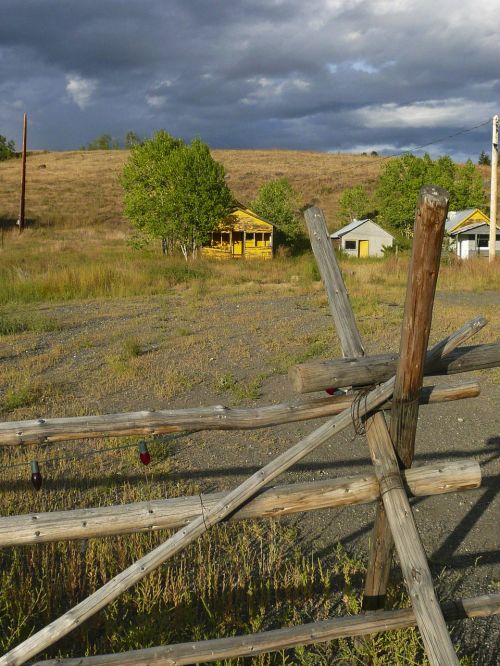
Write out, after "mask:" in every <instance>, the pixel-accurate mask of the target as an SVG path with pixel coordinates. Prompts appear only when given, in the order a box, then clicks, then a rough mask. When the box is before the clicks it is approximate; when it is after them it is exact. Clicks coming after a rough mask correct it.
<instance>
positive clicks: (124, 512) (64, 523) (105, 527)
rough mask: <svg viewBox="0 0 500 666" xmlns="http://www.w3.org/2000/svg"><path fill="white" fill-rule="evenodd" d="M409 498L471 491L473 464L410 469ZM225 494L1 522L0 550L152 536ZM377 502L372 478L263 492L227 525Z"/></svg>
mask: <svg viewBox="0 0 500 666" xmlns="http://www.w3.org/2000/svg"><path fill="white" fill-rule="evenodd" d="M403 481H404V483H405V488H406V489H407V491H408V492H409V493H410V495H412V496H414V497H422V496H428V495H439V494H442V493H452V492H456V491H463V490H471V489H473V488H478V487H479V486H480V485H481V470H480V467H479V464H478V463H477V462H475V461H466V460H457V461H454V462H449V463H440V464H439V465H424V466H422V467H417V468H415V469H410V470H408V471H407V472H406V473H405V476H404V478H403ZM223 497H224V493H213V494H208V495H201V496H200V495H194V496H192V497H178V498H175V499H160V500H149V501H147V502H134V503H132V504H119V505H115V506H105V507H95V508H88V509H76V510H73V511H51V512H48V513H31V514H25V515H21V516H4V517H0V547H6V546H25V545H32V544H37V543H47V542H51V541H68V540H71V539H90V538H95V537H107V536H116V535H119V534H131V533H133V532H153V531H156V530H162V529H173V528H179V527H183V526H184V525H187V524H188V523H189V522H190V521H191V520H193V519H194V518H197V517H198V516H201V515H202V512H203V511H206V510H208V509H212V508H213V507H214V506H215V505H216V504H217V502H219V501H220V500H221V499H222V498H223ZM379 497H380V492H379V485H378V481H377V477H376V476H375V474H373V473H369V474H358V475H355V476H354V475H353V476H346V477H340V478H337V479H329V480H326V481H315V482H311V483H295V484H292V485H283V486H276V487H274V488H266V489H264V490H263V491H262V493H260V494H259V495H257V497H254V498H253V499H252V500H250V501H249V502H248V503H247V504H245V506H243V507H242V508H241V509H240V510H239V511H237V512H236V513H234V514H232V515H231V517H230V520H246V519H253V518H279V517H281V516H286V515H289V514H292V513H299V512H304V511H313V510H316V509H326V508H331V507H339V506H352V505H354V504H366V503H368V502H374V501H375V500H377V499H378V498H379Z"/></svg>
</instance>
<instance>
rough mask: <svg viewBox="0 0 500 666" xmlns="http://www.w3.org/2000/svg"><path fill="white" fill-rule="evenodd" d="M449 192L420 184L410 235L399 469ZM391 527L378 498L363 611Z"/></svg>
mask: <svg viewBox="0 0 500 666" xmlns="http://www.w3.org/2000/svg"><path fill="white" fill-rule="evenodd" d="M447 213H448V193H447V192H445V191H444V190H443V189H441V188H433V187H424V188H423V189H422V191H421V193H420V197H419V200H418V203H417V211H416V216H415V233H414V238H413V249H412V257H411V263H410V268H409V273H408V285H407V291H406V301H405V309H404V315H403V323H402V331H401V344H400V354H399V364H398V369H397V371H396V385H395V388H394V396H393V403H392V409H391V425H390V435H391V439H392V442H393V443H394V446H395V450H396V453H397V455H398V458H399V460H400V463H401V465H402V466H403V467H405V468H406V467H410V466H411V463H412V461H413V453H414V447H415V434H416V430H417V420H418V401H416V400H415V398H416V396H417V395H418V392H419V390H420V388H421V386H422V379H423V373H424V363H425V351H426V349H427V344H428V341H429V333H430V328H431V322H432V308H433V304H434V294H435V290H436V283H437V277H438V272H439V261H440V257H441V247H442V243H443V234H444V223H445V220H446V215H447ZM393 549H394V546H393V541H392V536H391V530H390V528H389V524H388V521H387V517H386V515H385V510H384V506H383V503H382V502H379V503H378V507H377V515H376V518H375V526H374V529H373V537H372V548H371V553H370V558H369V562H368V571H367V575H366V584H365V600H364V607H365V609H376V608H380V607H382V606H383V604H384V602H385V595H386V590H387V584H388V581H389V574H390V566H391V560H392V553H393Z"/></svg>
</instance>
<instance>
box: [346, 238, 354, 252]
mask: <svg viewBox="0 0 500 666" xmlns="http://www.w3.org/2000/svg"><path fill="white" fill-rule="evenodd" d="M344 247H345V249H346V250H355V249H356V241H355V240H346V242H345V245H344Z"/></svg>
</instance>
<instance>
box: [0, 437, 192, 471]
mask: <svg viewBox="0 0 500 666" xmlns="http://www.w3.org/2000/svg"><path fill="white" fill-rule="evenodd" d="M190 434H191V433H190V432H188V431H186V432H181V433H177V434H175V435H170V437H168V440H167V441H171V440H174V439H178V438H179V437H186V436H187V435H190ZM137 446H138V444H137V443H136V444H122V445H121V446H109V447H107V448H104V449H92V450H91V451H86V452H85V453H81V454H78V455H73V456H58V457H57V458H46V459H45V460H38V461H37V462H38V463H39V465H49V464H51V463H55V462H61V461H71V460H83V459H84V458H90V457H91V456H95V455H98V454H99V453H107V452H109V451H121V450H123V449H133V448H135V449H136V448H137ZM30 464H31V461H28V462H26V461H25V462H22V463H13V464H11V465H4V464H2V469H13V468H15V467H26V466H29V465H30Z"/></svg>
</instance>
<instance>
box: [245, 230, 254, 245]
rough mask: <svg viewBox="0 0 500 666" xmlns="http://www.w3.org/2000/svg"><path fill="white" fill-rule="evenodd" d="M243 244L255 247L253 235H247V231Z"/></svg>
mask: <svg viewBox="0 0 500 666" xmlns="http://www.w3.org/2000/svg"><path fill="white" fill-rule="evenodd" d="M245 244H246V245H247V246H248V247H255V234H249V233H248V231H247V233H246V236H245Z"/></svg>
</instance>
